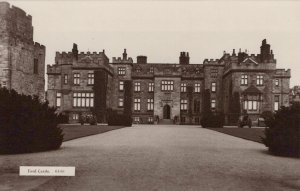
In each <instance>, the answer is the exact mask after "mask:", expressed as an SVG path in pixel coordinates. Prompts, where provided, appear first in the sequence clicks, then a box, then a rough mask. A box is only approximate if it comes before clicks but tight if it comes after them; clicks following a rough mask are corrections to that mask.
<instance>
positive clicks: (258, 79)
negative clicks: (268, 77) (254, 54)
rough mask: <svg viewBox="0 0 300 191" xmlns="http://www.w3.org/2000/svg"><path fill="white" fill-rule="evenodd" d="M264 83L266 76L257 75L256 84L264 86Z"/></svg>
mask: <svg viewBox="0 0 300 191" xmlns="http://www.w3.org/2000/svg"><path fill="white" fill-rule="evenodd" d="M263 83H264V77H263V76H262V75H258V76H256V85H260V86H262V85H263Z"/></svg>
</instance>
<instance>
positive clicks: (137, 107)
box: [134, 98, 141, 111]
mask: <svg viewBox="0 0 300 191" xmlns="http://www.w3.org/2000/svg"><path fill="white" fill-rule="evenodd" d="M140 110H141V99H140V98H135V99H134V111H140Z"/></svg>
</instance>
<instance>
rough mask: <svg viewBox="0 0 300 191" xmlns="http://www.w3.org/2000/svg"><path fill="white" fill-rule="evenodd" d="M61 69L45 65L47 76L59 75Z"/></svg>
mask: <svg viewBox="0 0 300 191" xmlns="http://www.w3.org/2000/svg"><path fill="white" fill-rule="evenodd" d="M60 73H61V68H60V67H57V65H52V66H51V65H47V74H60Z"/></svg>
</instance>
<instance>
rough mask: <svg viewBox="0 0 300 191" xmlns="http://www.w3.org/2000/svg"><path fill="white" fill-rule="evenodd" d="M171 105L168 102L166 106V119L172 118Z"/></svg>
mask: <svg viewBox="0 0 300 191" xmlns="http://www.w3.org/2000/svg"><path fill="white" fill-rule="evenodd" d="M170 110H171V108H170V106H169V105H168V104H167V105H165V106H164V119H170Z"/></svg>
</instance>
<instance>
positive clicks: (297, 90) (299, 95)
mask: <svg viewBox="0 0 300 191" xmlns="http://www.w3.org/2000/svg"><path fill="white" fill-rule="evenodd" d="M290 103H300V86H294V87H293V88H291V89H290Z"/></svg>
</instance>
